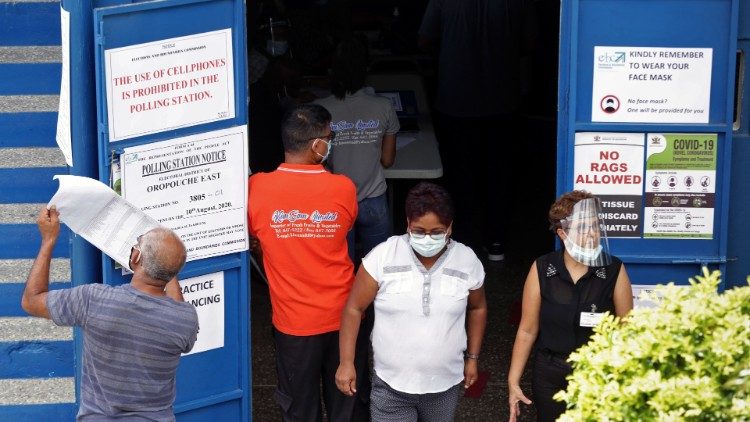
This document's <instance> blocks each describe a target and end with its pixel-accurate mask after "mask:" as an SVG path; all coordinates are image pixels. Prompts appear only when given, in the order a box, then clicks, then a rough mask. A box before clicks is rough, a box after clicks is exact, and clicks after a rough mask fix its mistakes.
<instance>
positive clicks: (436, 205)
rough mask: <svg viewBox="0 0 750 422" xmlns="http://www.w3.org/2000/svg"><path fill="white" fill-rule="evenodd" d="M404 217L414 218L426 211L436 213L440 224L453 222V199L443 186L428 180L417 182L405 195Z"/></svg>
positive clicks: (424, 213)
mask: <svg viewBox="0 0 750 422" xmlns="http://www.w3.org/2000/svg"><path fill="white" fill-rule="evenodd" d="M405 208H406V218H407V219H408V220H410V221H413V220H416V219H417V218H420V217H422V216H424V215H426V214H427V213H430V212H431V213H433V214H435V215H437V217H438V220H440V223H441V224H444V225H446V226H449V225H450V224H451V223H452V222H453V213H454V211H453V201H452V200H451V196H450V194H448V191H447V190H445V188H444V187H442V186H438V185H436V184H434V183H430V182H419V184H417V186H414V187H413V188H411V190H410V191H409V193H408V194H407V195H406V204H405Z"/></svg>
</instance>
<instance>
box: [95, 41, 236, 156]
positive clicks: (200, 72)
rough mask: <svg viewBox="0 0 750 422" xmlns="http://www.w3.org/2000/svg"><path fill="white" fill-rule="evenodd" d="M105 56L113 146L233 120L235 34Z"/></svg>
mask: <svg viewBox="0 0 750 422" xmlns="http://www.w3.org/2000/svg"><path fill="white" fill-rule="evenodd" d="M104 55H105V75H106V76H105V85H106V89H107V119H108V124H109V129H108V130H109V140H110V142H113V141H121V140H123V139H128V138H133V137H136V136H143V135H147V134H151V133H157V132H162V131H165V130H170V129H177V128H181V127H186V126H193V125H197V124H202V123H209V122H213V121H217V120H223V119H231V118H233V117H234V113H235V111H234V63H233V60H232V30H231V29H223V30H219V31H212V32H205V33H201V34H195V35H190V36H186V37H179V38H170V39H165V40H160V41H155V42H150V43H145V44H138V45H130V46H127V47H121V48H113V49H109V50H105V52H104Z"/></svg>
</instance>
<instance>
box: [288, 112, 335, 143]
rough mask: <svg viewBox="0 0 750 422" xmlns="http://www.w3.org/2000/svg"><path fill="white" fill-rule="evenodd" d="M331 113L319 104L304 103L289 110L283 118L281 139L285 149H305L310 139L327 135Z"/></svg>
mask: <svg viewBox="0 0 750 422" xmlns="http://www.w3.org/2000/svg"><path fill="white" fill-rule="evenodd" d="M330 123H331V113H329V112H328V110H326V109H325V108H324V107H323V106H320V105H317V104H303V105H300V106H297V107H295V108H293V109H291V110H289V111H288V112H287V113H286V114H285V115H284V118H283V119H282V120H281V141H282V143H283V144H284V151H286V152H291V153H296V152H300V151H304V150H305V148H307V145H308V143H309V141H310V140H311V139H313V138H315V137H318V136H325V135H326V132H327V131H326V128H327V127H328V125H329V124H330Z"/></svg>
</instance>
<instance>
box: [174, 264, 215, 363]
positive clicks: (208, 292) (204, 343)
mask: <svg viewBox="0 0 750 422" xmlns="http://www.w3.org/2000/svg"><path fill="white" fill-rule="evenodd" d="M180 289H182V296H183V297H184V298H185V302H187V303H189V304H191V305H193V306H194V307H195V310H196V311H197V312H198V325H199V326H200V330H199V331H198V339H197V340H196V341H195V345H194V346H193V350H191V351H190V352H188V353H185V354H184V355H183V356H185V355H192V354H194V353H200V352H205V351H207V350H211V349H218V348H221V347H224V299H225V298H224V273H223V272H218V273H213V274H205V275H202V276H198V277H193V278H186V279H184V280H180Z"/></svg>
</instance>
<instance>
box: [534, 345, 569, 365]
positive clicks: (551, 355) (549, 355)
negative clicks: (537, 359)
mask: <svg viewBox="0 0 750 422" xmlns="http://www.w3.org/2000/svg"><path fill="white" fill-rule="evenodd" d="M537 353H539V354H540V355H542V356H544V357H545V358H546V359H549V360H550V361H553V362H557V363H562V364H564V365H567V366H570V363H568V357H569V356H570V355H569V354H564V353H558V352H553V351H552V350H549V349H539V350H537Z"/></svg>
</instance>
